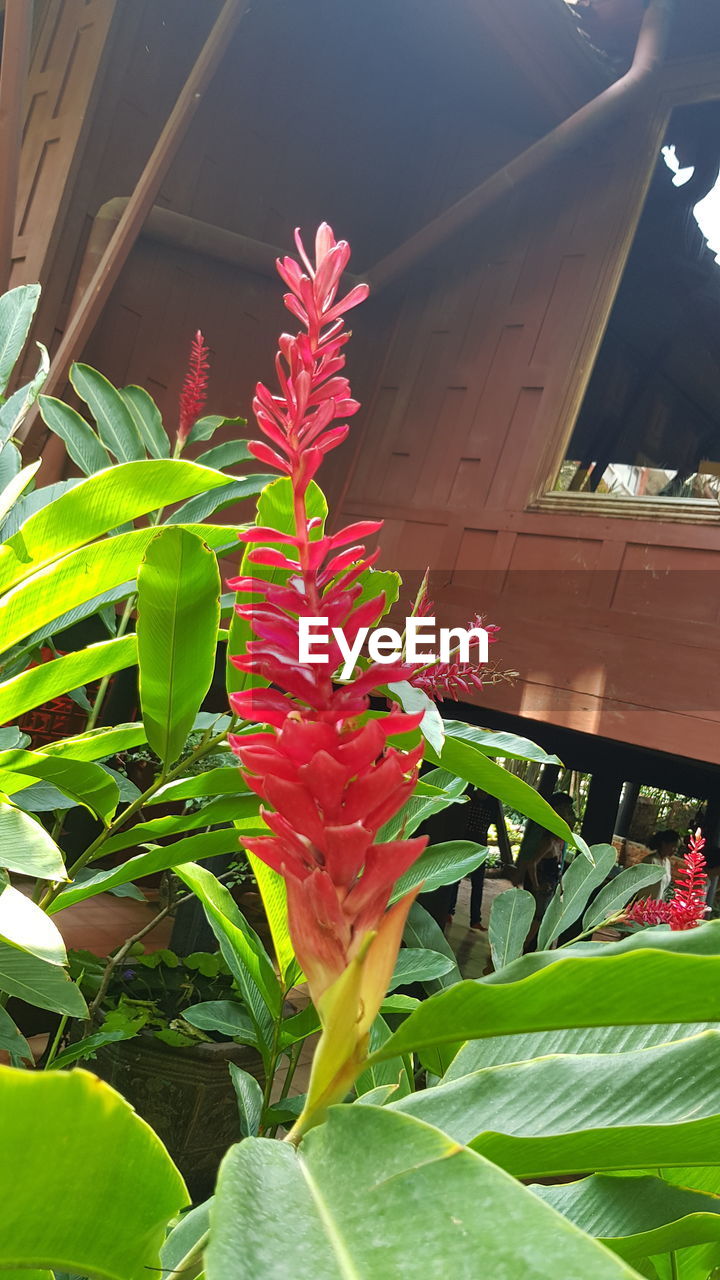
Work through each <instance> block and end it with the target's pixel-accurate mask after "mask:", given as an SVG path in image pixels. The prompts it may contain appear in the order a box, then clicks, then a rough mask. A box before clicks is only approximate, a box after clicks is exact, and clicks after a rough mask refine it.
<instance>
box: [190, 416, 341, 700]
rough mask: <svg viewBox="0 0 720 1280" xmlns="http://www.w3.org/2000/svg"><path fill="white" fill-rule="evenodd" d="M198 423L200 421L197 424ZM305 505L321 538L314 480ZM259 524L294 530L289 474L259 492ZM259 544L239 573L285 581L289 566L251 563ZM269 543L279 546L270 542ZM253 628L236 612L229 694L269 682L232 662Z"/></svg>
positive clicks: (321, 503)
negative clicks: (276, 566)
mask: <svg viewBox="0 0 720 1280" xmlns="http://www.w3.org/2000/svg"><path fill="white" fill-rule="evenodd" d="M196 425H197V424H196ZM305 501H306V507H307V513H308V517H309V518H311V519H317V520H319V521H320V524H318V526H317V528H316V529H315V530H314V531H313V533H312V534H311V536H313V537H320V536H321V535H322V531H323V529H324V526H325V520H326V519H327V502H326V500H325V495H324V494H323V492H322V490H321V489H319V488H318V486H317V485H316V484H315V482H314V481H311V483H310V485H309V486H308V490H307V494H306V499H305ZM255 523H256V524H258V525H262V526H263V527H268V528H270V529H277V530H278V531H279V532H280V533H294V532H295V517H294V514H293V501H292V487H291V485H290V480H289V479H288V477H287V476H281V477H279V479H277V480H273V482H272V484H268V485H267V486H266V487H265V488H264V489H263V491H262V493H261V494H260V497H259V499H258V504H257V517H256V521H255ZM257 545H258V544H257V543H248V545H247V546H246V548H245V551H244V553H243V557H242V561H241V565H240V576H241V577H245V576H251V577H253V578H260V579H262V580H263V581H264V582H284V581H285V579H286V578H287V576H288V570H287V569H276V568H271V567H270V566H269V565H262V564H252V562H251V561H250V559H249V556H250V552H251V551H252V549H253V547H255V546H257ZM268 545H276V546H277V545H278V544H277V543H275V544H272V543H270V544H268ZM282 550H283V552H284V554H285V555H287V556H288V557H290V558H291V559H292V558H293V549H292V547H288V546H283V548H282ZM255 598H256V597H254V596H253V595H252V594H251V593H250V592H247V591H243V592H240V593H239V594H238V595H237V601H238V603H241V604H249V603H250V602H251V601H252V600H253V599H255ZM252 634H253V633H252V628H251V626H250V623H249V622H248V621H247V620H246V619H245V618H239V617H238V616H237V614H235V613H234V614H233V618H232V622H231V624H230V635H229V638H228V646H227V654H228V662H227V666H226V682H227V689H228V693H235V692H237V691H238V690H239V689H249V688H253V687H257V686H259V685H264V684H267V681H266V680H263V679H262V678H261V677H260V676H254V675H249V674H248V673H247V672H244V671H238V670H237V668H236V667H234V666H233V664H232V663H231V662H230V658H231V657H232V656H233V655H237V654H240V653H244V652H245V649H246V646H247V643H248V641H249V640H251V639H252Z"/></svg>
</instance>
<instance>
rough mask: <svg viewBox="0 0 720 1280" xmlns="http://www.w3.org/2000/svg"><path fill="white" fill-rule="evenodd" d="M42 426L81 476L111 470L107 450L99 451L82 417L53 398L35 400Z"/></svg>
mask: <svg viewBox="0 0 720 1280" xmlns="http://www.w3.org/2000/svg"><path fill="white" fill-rule="evenodd" d="M38 403H39V405H40V414H41V417H42V419H43V422H45V423H46V425H47V426H48V427H49V428H50V430H51V431H54V433H55V435H56V436H59V437H60V439H61V440H62V442H63V444H64V445H65V448H66V449H67V451H68V454H69V455H70V457H71V458H72V460H73V462H74V463H75V465H76V466H78V467H79V468H80V470H81V471H82V473H83V475H86V476H91V475H94V474H95V472H96V471H104V470H105V468H106V467H109V466H112V463H111V461H110V455H109V454H108V452H107V449H105V448H103V446H102V445H101V443H100V441H99V440H98V438H97V436H96V435H95V432H94V431H93V429H92V427H91V426H89V425H88V423H87V422H86V421H85V419H84V418H83V417H81V415H80V414H79V413H78V412H77V411H76V410H75V409H72V408H71V407H70V405H69V404H65V403H64V401H63V400H56V399H55V398H54V397H53V396H40V397H39V399H38Z"/></svg>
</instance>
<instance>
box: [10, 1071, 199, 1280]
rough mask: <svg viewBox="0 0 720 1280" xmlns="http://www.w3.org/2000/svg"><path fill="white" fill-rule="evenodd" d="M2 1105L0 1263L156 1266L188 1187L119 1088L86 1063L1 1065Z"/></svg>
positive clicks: (120, 1279)
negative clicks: (73, 1066)
mask: <svg viewBox="0 0 720 1280" xmlns="http://www.w3.org/2000/svg"><path fill="white" fill-rule="evenodd" d="M0 1110H1V1111H2V1116H3V1135H2V1141H3V1161H2V1166H1V1167H0V1202H1V1203H2V1206H3V1231H2V1233H1V1234H0V1272H5V1271H8V1270H10V1269H12V1268H20V1269H23V1268H35V1269H37V1268H47V1267H51V1268H53V1270H55V1271H56V1272H61V1271H64V1272H71V1273H73V1274H74V1275H77V1274H80V1275H93V1276H98V1277H103V1280H147V1277H148V1276H149V1275H154V1274H160V1249H161V1246H162V1243H163V1240H164V1237H165V1232H166V1227H167V1223H168V1222H169V1220H170V1219H171V1218H172V1217H173V1216H174V1215H175V1214H176V1213H178V1212H179V1210H180V1209H182V1208H183V1207H184V1206H185V1205H186V1204H187V1202H188V1197H187V1192H186V1190H185V1186H184V1183H183V1180H182V1178H181V1176H180V1174H179V1172H178V1170H177V1169H176V1168H175V1165H174V1164H173V1162H172V1160H171V1159H170V1157H169V1155H168V1153H167V1151H166V1150H165V1148H164V1147H163V1145H162V1143H161V1142H160V1139H159V1138H158V1137H157V1136H156V1135H155V1134H154V1133H153V1131H152V1129H151V1128H150V1126H149V1125H147V1124H145V1121H144V1120H141V1119H140V1117H139V1116H137V1115H136V1114H135V1112H134V1111H133V1109H132V1107H131V1106H130V1105H129V1104H128V1103H127V1102H125V1100H124V1099H123V1098H121V1096H120V1094H119V1093H116V1092H115V1090H114V1089H111V1088H110V1087H109V1085H106V1084H104V1083H103V1082H102V1081H100V1080H98V1079H97V1078H96V1077H95V1076H92V1075H90V1074H89V1073H88V1072H86V1071H71V1072H63V1071H47V1072H30V1071H17V1070H14V1069H13V1068H11V1067H0ZM35 1134H42V1141H36V1140H34V1139H33V1136H32V1135H35ZM49 1150H51V1151H52V1152H53V1158H52V1160H48V1158H47V1152H48V1151H49ZM113 1153H116V1154H117V1155H119V1156H120V1158H117V1159H115V1158H113ZM69 1186H72V1188H73V1194H72V1195H71V1196H68V1187H69ZM39 1205H41V1206H42V1212H38V1206H39ZM21 1274H23V1275H24V1274H27V1272H25V1271H22V1270H21Z"/></svg>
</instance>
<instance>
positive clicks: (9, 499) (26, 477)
mask: <svg viewBox="0 0 720 1280" xmlns="http://www.w3.org/2000/svg"><path fill="white" fill-rule="evenodd" d="M41 465H42V459H41V458H40V459H39V460H38V461H37V462H32V463H31V464H30V466H29V467H23V469H22V471H19V472H18V474H17V475H16V476H13V478H12V479H11V480H9V481H8V483H7V484H6V485H5V487H4V488H3V490H2V492H1V493H0V524H2V522H3V521H4V520H5V518H6V516H7V515H8V513H9V512H10V511H12V509H13V507H14V506H15V503H16V502H17V500H18V498H19V497H20V495H21V494H22V493H24V492H25V490H26V489H27V487H28V485H29V484H30V481H31V480H32V479H33V478H34V477H35V475H36V474H37V472H38V470H39V468H40V466H41Z"/></svg>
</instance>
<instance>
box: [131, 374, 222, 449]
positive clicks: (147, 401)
mask: <svg viewBox="0 0 720 1280" xmlns="http://www.w3.org/2000/svg"><path fill="white" fill-rule="evenodd" d="M120 395H121V396H122V399H123V400H124V401H125V405H126V406H127V408H128V409H129V410H130V414H131V417H132V419H133V422H134V423H135V426H136V427H137V429H138V434H139V435H140V438H141V440H142V442H143V444H144V445H145V448H146V449H147V451H148V453H149V454H150V457H151V458H169V457H170V441H169V439H168V435H167V432H166V430H165V428H164V426H163V422H162V416H161V414H160V410H159V409H158V407H157V405H156V403H155V401H154V400H153V398H152V396H151V395H149V394H148V392H147V391H146V390H145V388H144V387H134V386H131V387H122V388H121V389H120ZM202 465H203V466H212V465H213V464H212V463H203V464H202Z"/></svg>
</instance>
